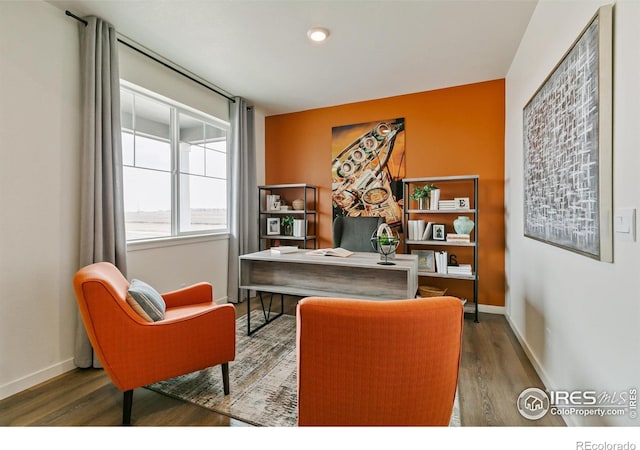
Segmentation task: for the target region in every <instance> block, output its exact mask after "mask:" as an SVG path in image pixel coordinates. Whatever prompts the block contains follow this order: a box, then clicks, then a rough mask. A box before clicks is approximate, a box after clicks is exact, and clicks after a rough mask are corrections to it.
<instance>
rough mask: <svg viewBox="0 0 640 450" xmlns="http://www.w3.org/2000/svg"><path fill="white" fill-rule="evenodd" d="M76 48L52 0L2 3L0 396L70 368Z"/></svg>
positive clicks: (72, 31)
mask: <svg viewBox="0 0 640 450" xmlns="http://www.w3.org/2000/svg"><path fill="white" fill-rule="evenodd" d="M78 55H79V44H78V31H77V28H76V24H75V23H69V18H68V17H66V16H65V15H64V13H61V11H60V10H59V9H56V8H54V7H52V6H51V5H49V4H45V3H40V2H0V208H1V211H2V213H1V214H0V269H1V270H0V299H1V300H0V301H1V305H2V314H0V398H4V397H7V396H8V395H11V394H13V393H15V392H18V391H20V390H22V389H25V388H27V387H30V386H32V385H33V384H36V383H38V382H41V381H44V380H46V379H48V378H51V377H52V376H55V375H58V374H60V373H62V372H64V371H67V370H69V369H71V368H72V367H73V365H72V360H71V359H72V357H73V339H74V334H75V333H74V330H75V324H76V305H75V297H74V294H73V289H72V284H71V280H72V277H73V274H74V272H75V271H76V270H77V264H78V247H79V246H78V226H79V213H78V207H79V202H80V191H79V179H80V178H79V167H80V128H79V122H80V116H79V105H80V94H79V83H80V80H79V61H78ZM34 130H35V131H37V132H34Z"/></svg>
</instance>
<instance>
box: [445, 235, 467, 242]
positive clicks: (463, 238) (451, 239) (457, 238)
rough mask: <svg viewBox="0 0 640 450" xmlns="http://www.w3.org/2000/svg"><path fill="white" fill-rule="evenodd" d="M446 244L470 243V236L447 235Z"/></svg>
mask: <svg viewBox="0 0 640 450" xmlns="http://www.w3.org/2000/svg"><path fill="white" fill-rule="evenodd" d="M447 242H471V236H470V235H468V234H455V233H449V234H447Z"/></svg>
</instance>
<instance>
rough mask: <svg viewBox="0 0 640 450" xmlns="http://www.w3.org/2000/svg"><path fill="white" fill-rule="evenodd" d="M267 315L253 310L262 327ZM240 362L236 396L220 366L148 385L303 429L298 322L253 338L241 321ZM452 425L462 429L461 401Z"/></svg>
mask: <svg viewBox="0 0 640 450" xmlns="http://www.w3.org/2000/svg"><path fill="white" fill-rule="evenodd" d="M258 314H261V312H258V311H253V312H252V316H251V322H252V323H253V324H256V323H258V321H259V320H260V316H259V315H258ZM236 336H237V337H236V359H235V361H232V362H230V363H229V380H230V384H231V393H230V394H229V395H227V396H225V395H223V391H222V371H221V370H220V367H219V366H216V367H212V368H208V369H204V370H201V371H198V372H193V373H190V374H187V375H182V376H179V377H176V378H172V379H170V380H166V381H161V382H158V383H154V384H152V385H149V386H146V387H147V388H148V389H151V390H153V391H156V392H160V393H162V394H165V395H169V396H171V397H175V398H179V399H181V400H185V401H188V402H191V403H195V404H197V405H200V406H203V407H205V408H208V409H210V410H212V411H215V412H217V413H220V414H224V415H226V416H228V417H231V418H234V419H237V420H240V421H242V422H245V423H247V424H250V425H255V426H267V427H294V426H296V425H297V392H296V391H297V381H296V318H295V317H294V316H289V315H283V316H281V317H279V318H278V319H276V320H274V322H273V323H271V324H269V325H267V326H266V327H264V328H262V329H261V330H258V331H257V332H255V333H253V334H252V335H251V336H247V321H246V317H245V316H243V317H240V318H238V320H237V322H236ZM450 426H460V414H459V407H458V398H457V395H456V401H455V405H454V411H453V415H452V417H451V423H450Z"/></svg>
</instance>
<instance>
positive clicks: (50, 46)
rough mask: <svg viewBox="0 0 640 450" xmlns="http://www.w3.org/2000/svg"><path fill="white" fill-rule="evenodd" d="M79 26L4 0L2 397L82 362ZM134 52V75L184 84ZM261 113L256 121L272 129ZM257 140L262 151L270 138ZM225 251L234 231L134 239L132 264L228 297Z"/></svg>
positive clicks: (54, 11)
mask: <svg viewBox="0 0 640 450" xmlns="http://www.w3.org/2000/svg"><path fill="white" fill-rule="evenodd" d="M114 25H115V26H116V28H117V24H114ZM78 26H79V25H78V22H76V21H75V20H74V19H72V18H70V17H67V16H65V14H64V12H63V11H62V10H60V9H58V8H56V7H54V6H52V5H51V4H49V3H44V2H39V1H38V2H35V1H30V2H25V1H9V2H6V1H0V208H2V209H1V211H2V213H1V214H0V302H1V303H0V304H1V306H2V314H0V399H1V398H5V397H8V396H10V395H12V394H14V393H16V392H19V391H21V390H24V389H27V388H29V387H31V386H34V385H36V384H38V383H40V382H43V381H46V380H48V379H50V378H52V377H54V376H56V375H59V374H61V373H64V372H66V371H68V370H71V369H73V368H74V366H73V350H74V336H75V328H76V319H77V307H76V303H75V296H74V293H73V288H72V278H73V274H74V273H75V271H76V270H77V269H78V261H79V245H78V233H79V222H80V218H79V203H80V177H79V170H80V142H81V130H80V125H79V124H80V92H79V88H80V79H79V72H80V69H79V43H78ZM128 56H129V57H123V58H122V60H121V70H123V71H126V74H127V76H128V77H130V78H133V77H136V76H138V77H140V75H141V73H142V72H141V71H142V70H143V69H144V71H145V72H144V76H142V78H143V79H147V80H151V81H155V82H158V83H159V84H158V86H160V87H162V86H164V87H166V86H170V85H173V86H174V87H175V86H177V85H178V84H180V83H177V82H176V83H170V82H169V83H167V80H168V78H167V77H165V76H162V75H158V79H155V78H154V76H153V75H150V74H149V73H148V72H146V71H147V70H148V69H149V67H148V64H147V65H145V64H144V63H143V62H141V61H138V64H136V60H135V59H134V58H130V56H131V55H128ZM163 89H164V88H163ZM186 90H187V88H186V86H185V87H184V88H180V92H179V94H180V95H182V94H185V95H187V96H190V98H198V99H200V101H204V103H203V105H205V106H204V108H205V109H207V108H213V109H207V112H210V113H212V114H214V115H218V117H220V118H222V119H228V108H227V107H226V100H222V102H221V100H220V97H219V96H217V95H216V94H213V93H209V92H208V91H205V90H203V89H202V88H196V90H195V91H193V92H191V93H189V92H186ZM198 91H200V92H201V93H200V94H198ZM203 91H204V92H203ZM194 92H195V93H196V95H195V96H194V95H193V94H194ZM163 94H164V95H169V94H168V93H167V92H164V91H163ZM207 95H210V96H211V98H210V100H209V101H206V96H207ZM179 100H180V99H179ZM182 101H184V99H182ZM259 120H260V119H258V118H257V121H259ZM261 120H262V122H261V124H260V123H258V124H257V126H256V128H258V129H259V130H260V129H261V130H264V117H263V116H262V119H261ZM260 127H261V128H260ZM34 130H37V132H35V133H34ZM262 133H264V131H262ZM258 139H259V140H260V139H261V140H262V141H264V136H262V137H259V138H258ZM260 151H261V152H262V153H261V154H262V155H264V142H262V150H259V153H260ZM263 159H264V158H263ZM263 166H264V164H263ZM261 176H262V177H263V178H264V168H263V169H262V175H261ZM227 254H228V240H227V239H226V238H225V237H222V238H220V237H215V238H208V239H206V238H205V239H203V238H195V239H185V240H183V241H180V242H179V243H176V242H173V243H170V244H163V245H159V246H158V245H155V246H151V245H139V244H138V245H135V246H133V245H132V246H130V247H129V251H128V259H129V261H128V269H129V274H128V275H129V277H130V278H132V277H137V278H141V279H144V280H147V281H148V282H149V283H151V284H153V285H155V286H156V287H157V288H158V290H160V291H167V290H172V289H177V288H179V287H181V286H184V285H187V284H190V283H194V282H197V281H209V282H212V283H213V285H214V295H215V297H216V299H218V300H224V299H225V298H226V290H227Z"/></svg>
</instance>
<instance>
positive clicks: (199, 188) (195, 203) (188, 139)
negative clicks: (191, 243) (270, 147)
mask: <svg viewBox="0 0 640 450" xmlns="http://www.w3.org/2000/svg"><path fill="white" fill-rule="evenodd" d="M121 112H122V163H123V166H124V167H123V172H124V211H125V226H126V231H127V241H134V240H141V239H155V238H163V237H172V236H184V235H193V234H203V233H220V232H226V231H227V230H228V227H227V224H228V216H227V153H228V146H227V136H228V134H229V124H228V123H226V122H224V121H221V120H218V119H216V118H214V117H211V116H209V115H207V114H204V113H201V112H198V111H195V110H193V109H191V108H189V107H187V106H184V105H180V104H178V103H175V102H172V101H170V100H167V99H165V98H161V97H160V96H156V95H154V94H152V93H149V92H148V91H146V90H143V89H140V88H136V87H134V86H132V85H130V84H129V83H125V82H123V86H122V88H121Z"/></svg>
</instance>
